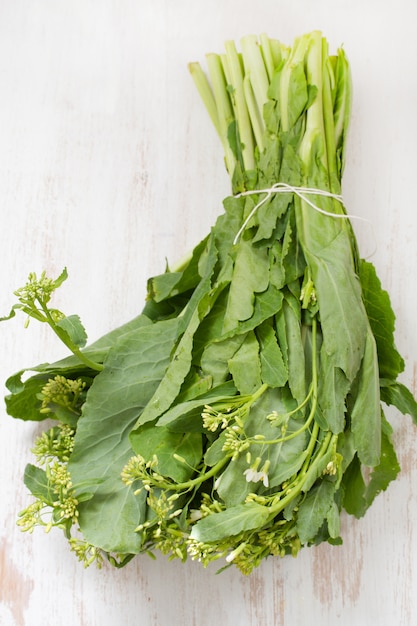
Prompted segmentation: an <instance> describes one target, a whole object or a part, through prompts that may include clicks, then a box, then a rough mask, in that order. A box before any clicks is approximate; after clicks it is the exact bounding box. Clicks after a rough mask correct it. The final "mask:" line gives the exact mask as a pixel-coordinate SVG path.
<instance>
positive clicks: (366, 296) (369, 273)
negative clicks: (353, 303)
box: [359, 261, 404, 380]
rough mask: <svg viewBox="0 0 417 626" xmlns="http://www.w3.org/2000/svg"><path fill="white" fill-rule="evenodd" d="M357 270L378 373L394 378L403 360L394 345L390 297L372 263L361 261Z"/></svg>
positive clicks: (401, 369) (382, 376) (400, 368)
mask: <svg viewBox="0 0 417 626" xmlns="http://www.w3.org/2000/svg"><path fill="white" fill-rule="evenodd" d="M359 270H360V271H359V277H360V281H361V286H362V295H363V300H364V303H365V308H366V311H367V313H368V318H369V323H370V325H371V328H372V332H373V334H374V337H375V341H376V347H377V352H378V362H379V372H380V376H381V378H388V379H391V380H395V379H396V378H397V376H398V374H400V373H401V372H402V371H403V369H404V360H403V358H402V357H401V355H400V354H399V352H398V351H397V349H396V347H395V340H394V331H395V315H394V312H393V310H392V307H391V302H390V298H389V295H388V293H387V292H386V291H384V290H383V289H382V287H381V282H380V280H379V278H378V276H377V273H376V269H375V267H374V266H373V265H372V263H369V262H367V261H361V264H360V266H359Z"/></svg>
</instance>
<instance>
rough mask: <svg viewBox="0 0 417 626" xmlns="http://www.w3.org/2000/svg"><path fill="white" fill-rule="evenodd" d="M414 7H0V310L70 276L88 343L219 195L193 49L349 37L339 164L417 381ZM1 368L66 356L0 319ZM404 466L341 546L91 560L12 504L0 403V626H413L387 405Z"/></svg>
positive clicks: (403, 423) (407, 435)
mask: <svg viewBox="0 0 417 626" xmlns="http://www.w3.org/2000/svg"><path fill="white" fill-rule="evenodd" d="M415 20H416V10H415V3H414V2H413V0H401V1H397V2H394V1H393V0H387V1H386V2H384V3H381V2H376V0H369V1H368V2H366V3H365V2H363V0H349V2H348V1H347V0H340V1H339V2H334V0H315V1H314V2H311V0H293V1H292V2H289V1H288V0H263V2H258V3H256V4H254V3H253V2H249V1H248V0H240V1H239V2H235V1H234V0H212V1H210V2H208V1H199V0H197V1H196V0H176V2H172V1H171V2H170V1H169V0H152V2H151V1H150V0H122V1H118V0H100V1H99V0H63V1H62V2H56V0H38V1H37V2H33V1H30V0H14V1H13V2H11V1H9V2H7V0H6V1H4V2H2V3H0V85H1V99H0V138H1V140H0V190H1V193H0V203H1V208H0V216H1V217H0V219H1V222H0V237H1V248H0V250H1V255H2V259H1V261H2V262H1V266H0V285H1V288H0V314H5V313H7V312H8V310H9V307H10V305H11V302H12V292H13V290H14V289H15V288H17V287H18V286H20V285H21V284H22V283H24V281H25V279H26V276H27V274H28V273H29V272H30V271H41V270H42V269H46V270H47V271H48V272H50V273H51V274H56V273H58V272H60V271H61V269H62V268H63V267H64V266H66V267H67V268H68V272H69V276H70V278H69V280H68V282H67V284H66V286H65V288H63V289H62V290H61V293H60V294H57V306H59V307H60V308H62V309H63V310H65V311H68V313H73V312H74V313H75V312H77V313H78V314H80V316H81V318H82V320H83V321H84V324H85V326H86V328H87V329H88V331H89V335H90V339H91V340H94V339H95V338H98V337H99V336H100V335H102V334H103V333H104V332H106V331H107V330H110V329H111V328H114V327H115V326H117V325H119V324H121V323H122V322H124V321H127V320H128V319H130V318H131V317H133V316H134V315H136V314H137V312H138V311H139V310H140V308H141V306H142V302H143V297H144V294H145V284H146V279H147V277H148V276H150V275H152V274H155V273H157V272H160V271H162V270H163V268H164V266H165V259H168V260H170V261H175V260H177V259H178V258H180V257H181V256H182V255H183V254H184V253H186V252H187V251H188V250H189V249H190V248H191V247H192V246H193V245H194V244H195V243H197V242H198V241H199V240H200V239H201V238H202V237H203V236H204V235H205V234H206V233H207V231H208V229H209V228H210V226H211V224H212V223H213V221H214V219H215V218H216V216H217V215H218V214H219V213H220V211H221V201H222V199H223V197H224V196H225V195H227V194H228V192H229V184H228V179H227V176H226V173H225V171H224V168H223V163H222V153H221V148H220V145H219V144H218V141H217V138H216V136H215V134H214V131H213V130H212V128H211V126H210V122H209V120H208V118H207V115H206V112H205V111H204V109H203V106H202V104H201V103H200V101H199V98H198V95H197V94H196V93H195V90H194V87H193V85H192V81H191V79H190V77H189V75H188V72H187V67H186V65H187V63H188V62H189V61H193V60H202V61H203V60H204V55H205V53H206V52H209V51H220V50H222V49H223V42H224V41H225V40H226V39H239V38H240V37H241V36H243V35H246V34H249V33H252V32H253V33H261V32H267V33H268V34H269V35H270V36H274V37H277V38H279V39H281V40H282V41H283V42H285V43H288V44H291V43H292V40H293V38H294V37H295V36H297V35H299V34H301V33H303V32H307V31H309V30H312V29H314V28H319V29H321V30H322V31H323V33H324V34H325V35H326V36H327V38H328V40H329V43H330V47H331V48H332V49H336V48H337V47H338V46H339V45H340V44H343V45H344V47H345V50H346V52H347V54H348V56H349V59H350V61H351V65H352V72H353V82H354V105H353V110H352V127H351V134H350V141H349V150H348V165H347V168H346V173H345V178H344V195H345V201H346V204H347V206H348V208H349V212H350V213H351V214H354V215H359V216H362V217H364V218H366V219H368V220H370V223H371V224H372V226H370V225H369V224H359V223H357V224H355V228H356V229H357V232H358V237H359V240H360V244H361V248H362V251H363V254H364V255H365V256H366V255H370V254H372V252H373V251H374V248H375V245H374V244H375V243H376V252H375V253H374V254H373V256H372V261H373V262H374V263H375V265H376V267H377V269H378V272H379V274H380V277H381V279H382V281H383V284H384V286H385V288H387V289H388V290H389V291H390V294H391V298H392V303H393V306H394V308H395V310H396V313H397V332H396V337H397V343H398V347H399V349H400V351H401V352H402V353H403V355H404V356H405V358H406V361H407V367H406V370H405V372H404V375H403V380H404V382H405V383H407V384H408V385H410V386H412V387H413V389H414V391H415V392H416V391H417V361H416V355H417V333H416V331H417V323H416V314H415V311H416V309H417V295H416V293H417V291H416V287H415V272H416V270H417V246H416V234H417V210H416V201H415V190H414V187H415V185H414V183H415V178H416V165H417V163H416V149H415V146H416V145H417V115H416V111H417V79H416V69H415V67H416V66H415V60H416V58H417V39H416V37H415V28H414V25H415ZM0 350H1V352H0V354H1V359H0V379H1V380H2V381H4V380H5V379H6V378H7V376H8V375H9V374H11V373H13V372H14V371H17V370H19V369H21V368H22V367H24V366H28V365H32V364H36V363H38V362H41V361H45V360H51V361H52V360H54V359H56V358H59V357H60V356H62V353H61V348H60V346H59V345H58V343H57V342H56V341H55V339H54V338H53V337H51V335H50V334H49V333H48V332H47V330H45V329H43V328H40V327H38V326H36V324H31V325H30V327H29V329H27V330H26V331H24V330H23V320H22V318H18V319H14V320H12V321H10V322H8V323H7V324H2V325H0ZM387 414H388V417H389V419H390V420H391V422H392V424H393V426H394V429H395V442H396V445H397V448H398V454H399V457H400V461H401V465H402V472H401V475H400V477H399V479H398V480H397V481H396V482H395V484H394V485H392V486H391V487H390V488H389V490H388V491H387V492H386V493H384V494H382V495H381V496H379V497H378V499H377V501H376V502H375V505H374V506H373V507H372V509H371V510H370V511H369V513H368V514H367V516H366V517H365V518H364V519H362V520H360V521H356V520H354V519H352V518H348V517H347V516H346V517H344V518H343V521H342V524H343V536H344V544H343V546H340V547H337V548H336V547H331V546H327V545H323V546H319V547H317V548H314V549H308V550H307V549H306V550H303V551H302V553H301V554H300V555H299V556H298V557H297V559H292V558H291V557H288V558H285V559H284V560H279V559H270V560H268V561H266V562H265V563H263V564H262V565H261V567H260V568H259V569H258V570H256V571H255V572H254V573H253V574H252V575H251V576H250V577H247V578H245V577H243V576H242V575H240V574H239V573H238V572H237V571H231V570H228V571H226V572H224V573H223V574H221V575H219V576H216V575H215V572H216V568H215V567H209V568H207V569H202V568H201V566H200V565H198V564H197V563H193V562H189V563H187V564H185V565H183V564H181V563H176V562H167V561H166V560H165V559H164V558H162V557H161V558H158V559H157V560H156V561H152V560H150V559H149V558H147V557H146V556H144V557H141V558H138V559H135V560H134V561H133V562H132V563H130V564H129V565H128V566H127V567H126V568H125V569H123V570H120V571H119V570H115V569H111V568H109V567H105V568H104V569H103V570H102V571H98V570H96V569H94V568H90V569H87V570H84V569H83V568H82V567H81V566H80V565H79V564H78V563H77V562H76V560H75V559H74V557H73V555H71V554H70V553H69V551H68V549H67V546H66V543H65V540H64V539H63V537H61V536H60V534H59V533H54V532H51V534H50V535H49V536H46V535H45V534H44V533H43V532H42V531H41V530H37V531H35V532H34V533H33V534H32V535H25V534H22V533H21V532H20V531H19V530H18V528H17V527H16V515H17V512H18V511H19V510H20V509H21V508H23V507H24V506H25V504H26V503H27V501H28V500H27V498H28V496H27V494H26V492H25V488H24V486H23V483H22V473H23V470H24V467H25V464H26V463H27V462H28V461H30V460H31V455H30V451H29V450H30V447H31V445H32V441H33V438H34V436H35V435H36V433H37V432H38V431H39V426H37V425H33V424H24V423H18V422H15V421H13V420H11V419H10V418H9V417H8V416H6V413H5V410H4V408H2V409H1V415H0V446H1V450H0V480H1V501H0V510H1V517H0V521H1V525H0V624H1V625H2V626H3V625H4V626H52V625H55V624H61V625H62V626H98V625H100V626H110V625H112V626H114V625H115V624H117V625H119V624H123V625H124V626H125V625H127V626H130V625H133V624H135V625H136V624H143V625H146V626H153V625H155V626H177V625H178V626H212V625H213V624H224V625H230V626H234V625H237V624H239V625H240V626H260V625H262V626H281V625H284V624H285V625H286V626H304V624H311V625H312V626H330V625H332V626H333V625H334V624H338V625H340V626H350V625H351V624H355V626H368V625H370V624H374V623H378V624H379V626H392V625H393V624H395V625H397V624H398V625H401V626H412V625H413V624H416V623H417V595H416V593H415V589H416V588H417V561H416V559H415V556H414V555H415V554H417V534H416V529H415V520H416V519H417V432H416V429H415V427H414V426H412V424H411V422H410V420H409V418H403V417H402V416H399V415H398V414H396V412H395V411H388V412H387Z"/></svg>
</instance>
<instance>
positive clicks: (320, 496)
mask: <svg viewBox="0 0 417 626" xmlns="http://www.w3.org/2000/svg"><path fill="white" fill-rule="evenodd" d="M335 488H336V483H335V482H332V481H330V480H327V479H323V480H321V481H320V482H319V484H318V485H317V486H315V487H313V489H311V490H310V491H309V492H308V493H307V495H306V497H305V499H304V500H303V501H302V502H301V504H300V508H299V510H298V517H297V531H298V535H299V537H300V541H301V543H302V544H306V543H308V542H310V541H313V540H314V538H315V536H316V535H317V533H318V531H319V530H320V528H321V526H322V524H323V522H324V521H325V519H326V517H327V515H328V513H329V511H330V509H331V507H332V506H333V503H334V495H335Z"/></svg>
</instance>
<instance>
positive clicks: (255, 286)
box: [223, 239, 269, 333]
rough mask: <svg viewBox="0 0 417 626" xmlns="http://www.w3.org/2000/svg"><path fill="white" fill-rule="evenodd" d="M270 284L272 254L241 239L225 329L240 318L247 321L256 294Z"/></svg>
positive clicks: (231, 327)
mask: <svg viewBox="0 0 417 626" xmlns="http://www.w3.org/2000/svg"><path fill="white" fill-rule="evenodd" d="M268 284H269V256H268V252H267V249H266V248H265V247H260V246H254V245H252V243H251V242H250V241H246V240H245V239H241V240H240V242H239V243H238V247H237V252H236V259H235V265H234V270H233V278H232V282H231V284H230V291H229V299H228V303H227V312H226V316H225V319H224V329H223V330H224V332H225V333H227V332H228V331H230V330H231V329H233V328H234V327H235V326H236V324H237V323H238V322H239V321H245V320H248V319H249V318H250V317H251V316H252V315H253V312H254V302H255V294H256V293H260V292H263V291H265V290H266V289H267V287H268Z"/></svg>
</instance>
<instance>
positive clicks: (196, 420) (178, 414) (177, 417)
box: [157, 381, 237, 433]
mask: <svg viewBox="0 0 417 626" xmlns="http://www.w3.org/2000/svg"><path fill="white" fill-rule="evenodd" d="M236 394H237V389H236V387H235V386H234V384H233V381H228V382H226V383H224V384H223V385H218V386H216V387H214V388H213V389H210V390H209V391H207V392H206V393H204V394H202V395H200V396H198V397H197V398H195V399H194V400H187V401H186V402H180V403H179V404H175V405H174V406H173V407H171V408H170V409H168V411H167V412H166V413H164V414H163V415H162V416H161V417H160V418H159V420H158V422H157V424H158V427H159V426H167V427H168V429H169V430H170V431H172V432H181V433H184V432H204V430H205V429H204V427H203V420H202V418H201V413H202V411H203V408H204V406H205V405H206V404H214V403H217V402H227V401H228V399H229V398H231V397H234V396H235V395H236Z"/></svg>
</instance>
